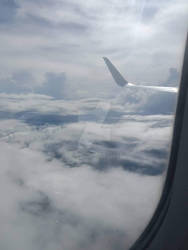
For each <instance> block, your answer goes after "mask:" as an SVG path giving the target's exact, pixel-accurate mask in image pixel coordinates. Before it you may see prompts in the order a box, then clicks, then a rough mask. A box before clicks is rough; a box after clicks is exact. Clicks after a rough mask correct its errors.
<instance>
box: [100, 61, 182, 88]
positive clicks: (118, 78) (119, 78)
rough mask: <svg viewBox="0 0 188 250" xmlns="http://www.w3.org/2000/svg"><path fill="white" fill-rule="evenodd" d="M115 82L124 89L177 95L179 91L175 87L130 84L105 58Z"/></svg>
mask: <svg viewBox="0 0 188 250" xmlns="http://www.w3.org/2000/svg"><path fill="white" fill-rule="evenodd" d="M103 59H104V61H105V63H106V65H107V67H108V69H109V71H110V73H111V75H112V77H113V79H114V81H115V82H116V83H117V85H118V86H120V87H124V86H126V85H127V86H129V87H136V88H147V89H152V90H158V91H164V92H171V93H177V92H178V89H177V88H175V87H165V86H149V85H136V84H133V83H129V82H128V81H127V80H125V78H124V77H123V76H122V75H121V73H120V72H119V71H118V70H117V69H116V67H115V66H114V65H113V64H112V63H111V61H110V60H109V59H108V58H107V57H103Z"/></svg>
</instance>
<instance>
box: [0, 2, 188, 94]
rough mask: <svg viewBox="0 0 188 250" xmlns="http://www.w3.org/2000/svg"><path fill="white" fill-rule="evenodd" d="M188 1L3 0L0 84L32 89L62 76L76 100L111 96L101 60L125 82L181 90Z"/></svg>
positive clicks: (0, 4)
mask: <svg viewBox="0 0 188 250" xmlns="http://www.w3.org/2000/svg"><path fill="white" fill-rule="evenodd" d="M186 2H187V1H186V0H180V1H178V0H173V1H168V0H166V1H157V2H156V1H146V0H141V1H136V0H128V1H124V0H118V1H117V0H111V1H95V2H93V1H92V0H89V1H87V3H86V1H83V0H79V1H75V0H69V1H66V0H53V1H52V0H46V1H35V0H31V1H26V0H20V1H19V0H3V1H1V3H0V14H1V18H0V38H1V39H0V53H1V58H2V59H1V60H0V69H1V70H0V79H1V80H0V85H3V84H5V82H6V81H8V84H7V85H10V84H11V85H10V86H12V85H13V83H14V84H15V85H16V87H15V88H21V89H20V90H19V91H26V89H27V91H28V90H29V89H30V91H31V90H33V89H35V86H36V85H37V86H38V85H39V86H40V85H43V84H44V83H46V82H48V81H53V79H52V78H53V77H58V78H60V77H62V74H64V77H63V78H65V79H66V80H65V79H64V80H63V79H62V82H63V81H64V82H66V84H67V85H66V88H67V89H68V88H69V92H70V93H74V94H75V95H76V96H79V97H80V96H86V95H91V92H92V93H93V94H95V95H99V94H100V93H101V92H104V90H106V92H107V93H108V94H110V93H112V92H113V91H114V89H113V87H114V86H113V81H112V79H111V77H110V76H109V73H108V72H107V70H106V68H105V65H104V62H103V60H102V57H103V56H106V57H109V58H110V59H111V60H112V62H113V63H114V64H115V65H117V66H118V68H119V70H120V71H121V72H122V73H123V75H124V76H125V78H126V79H128V81H130V82H135V83H138V84H139V83H142V82H143V83H146V84H147V83H152V84H156V85H160V84H163V83H165V81H166V80H167V79H168V78H169V77H171V78H172V79H171V81H172V84H178V81H179V78H178V77H177V74H174V72H178V73H179V74H180V73H181V64H182V55H183V50H184V43H185V38H186V30H187V3H186ZM171 69H173V70H174V71H172V70H171ZM54 74H55V75H54ZM56 75H57V76H56ZM49 77H50V79H49ZM23 80H24V81H23ZM64 84H65V83H64ZM168 84H170V83H169V82H168ZM62 85H63V84H62ZM18 86H19V87H18ZM7 88H9V89H10V88H11V87H9V86H8V87H7ZM47 88H48V87H47ZM0 90H1V88H0ZM2 90H3V91H5V90H4V89H3V87H2ZM91 90H92V91H91ZM33 91H35V90H33ZM46 91H47V90H46ZM15 92H16V90H15ZM17 92H18V90H17ZM70 93H69V95H70Z"/></svg>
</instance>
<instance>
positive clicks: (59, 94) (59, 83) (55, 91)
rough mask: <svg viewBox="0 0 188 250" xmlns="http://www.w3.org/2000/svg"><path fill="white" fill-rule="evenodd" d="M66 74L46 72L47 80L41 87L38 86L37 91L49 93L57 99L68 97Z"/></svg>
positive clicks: (44, 93)
mask: <svg viewBox="0 0 188 250" xmlns="http://www.w3.org/2000/svg"><path fill="white" fill-rule="evenodd" d="M65 82H66V76H65V74H64V73H60V74H55V73H50V72H49V73H46V81H45V82H44V83H43V84H42V86H41V87H38V88H36V89H35V90H34V91H35V93H39V94H43V95H49V96H52V97H54V98H57V99H61V98H66V97H67V89H68V88H67V86H66V85H65Z"/></svg>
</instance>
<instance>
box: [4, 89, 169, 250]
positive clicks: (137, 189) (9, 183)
mask: <svg viewBox="0 0 188 250" xmlns="http://www.w3.org/2000/svg"><path fill="white" fill-rule="evenodd" d="M124 97H125V96H124ZM144 98H145V97H144ZM122 100H124V99H123V96H122V95H120V96H117V98H116V99H115V100H113V102H112V101H111V100H107V99H101V98H95V99H94V98H93V99H91V98H88V99H80V100H75V101H73V100H72V101H71V100H55V99H53V98H51V97H49V96H45V95H39V94H22V95H10V94H1V99H0V109H1V112H0V159H1V174H0V186H1V187H0V190H1V191H0V193H1V197H2V206H1V208H0V218H1V225H2V226H1V229H0V230H1V233H0V248H1V249H3V250H4V249H9V250H13V249H14V250H17V249H28V250H33V249H36V250H41V249H45V250H51V249H54V250H56V249H57V250H58V249H65V250H79V249H80V250H81V249H85V250H86V249H93V250H100V249H101V250H107V249H108V250H120V249H122V250H123V249H128V247H129V246H130V245H131V244H132V243H133V242H134V240H136V238H137V237H138V236H139V234H140V233H141V232H142V230H143V229H144V227H145V226H146V224H147V223H148V221H149V220H150V218H151V216H152V214H153V212H154V210H155V207H156V205H157V202H158V200H159V197H160V193H161V189H162V184H163V179H164V173H165V169H166V166H167V162H168V154H169V144H170V134H171V127H172V121H173V117H172V115H169V114H168V115H166V114H158V115H156V114H155V115H153V114H150V115H146V114H142V113H139V112H138V111H137V105H138V103H141V102H140V99H139V101H138V103H136V104H134V103H131V102H129V104H128V103H126V105H125V106H124V105H123V104H122ZM142 107H143V106H142ZM133 110H134V112H133Z"/></svg>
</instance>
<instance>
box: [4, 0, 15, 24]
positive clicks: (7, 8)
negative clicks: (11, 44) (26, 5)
mask: <svg viewBox="0 0 188 250" xmlns="http://www.w3.org/2000/svg"><path fill="white" fill-rule="evenodd" d="M18 8H19V6H18V4H17V3H16V1H15V0H2V1H1V2H0V25H1V24H3V23H10V22H12V20H13V19H14V17H15V16H16V13H17V10H18Z"/></svg>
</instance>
